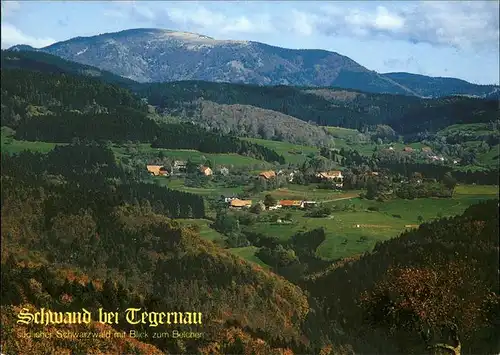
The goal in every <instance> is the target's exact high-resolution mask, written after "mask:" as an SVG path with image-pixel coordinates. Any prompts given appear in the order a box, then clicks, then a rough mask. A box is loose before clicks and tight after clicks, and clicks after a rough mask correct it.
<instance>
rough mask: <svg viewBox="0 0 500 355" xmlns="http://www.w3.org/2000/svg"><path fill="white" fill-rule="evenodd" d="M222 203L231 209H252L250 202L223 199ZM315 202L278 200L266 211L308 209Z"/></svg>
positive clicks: (234, 198) (232, 198)
mask: <svg viewBox="0 0 500 355" xmlns="http://www.w3.org/2000/svg"><path fill="white" fill-rule="evenodd" d="M224 202H226V203H227V205H228V207H229V208H231V209H244V208H250V207H252V200H240V199H239V198H236V197H225V198H224ZM316 203H317V202H316V201H305V200H280V201H278V202H277V203H276V205H274V206H269V207H268V208H267V209H268V210H277V209H280V208H301V209H304V208H308V207H312V206H314V205H316Z"/></svg>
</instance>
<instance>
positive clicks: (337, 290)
mask: <svg viewBox="0 0 500 355" xmlns="http://www.w3.org/2000/svg"><path fill="white" fill-rule="evenodd" d="M498 222H499V221H498V200H490V201H488V202H485V203H481V204H478V205H474V206H471V207H470V208H469V209H467V211H465V213H464V214H463V215H462V216H457V217H454V218H448V219H446V218H445V219H442V220H439V221H436V222H433V223H430V224H424V225H422V226H420V228H419V229H418V230H413V231H410V232H407V233H404V234H403V235H401V236H400V237H398V238H394V239H392V240H389V241H387V242H384V243H381V244H379V245H377V246H376V247H375V249H374V250H373V252H372V253H369V254H367V255H364V256H362V257H361V258H360V259H359V260H344V261H342V262H339V263H336V264H334V265H332V266H331V267H330V268H329V270H327V271H325V272H322V273H319V274H317V275H314V276H312V277H311V278H310V279H309V280H308V282H306V284H305V285H304V287H305V288H306V289H308V290H309V291H310V292H311V295H312V297H313V298H314V299H315V300H316V301H317V302H318V304H319V305H320V306H319V307H320V309H321V311H320V312H321V313H323V314H325V316H326V318H327V319H329V320H330V322H329V324H325V325H324V326H325V328H324V329H323V331H324V334H325V336H328V337H330V339H331V340H332V341H334V342H335V341H339V340H340V339H343V340H344V341H347V339H351V343H350V344H352V345H353V347H354V350H355V351H356V353H362V354H366V353H371V354H401V353H405V354H422V353H425V351H426V347H427V346H432V345H436V344H438V343H445V344H448V345H450V346H453V347H456V346H457V345H458V344H457V343H456V341H457V339H458V340H459V341H460V342H461V346H462V352H461V353H462V354H494V353H498V351H499V350H500V348H499V344H498V341H497V337H496V336H495V335H494V334H495V333H496V332H497V331H498V326H499V321H500V318H499V317H500V313H499V310H500V296H499V294H498V233H499V230H498ZM449 336H451V338H450V337H449ZM354 339H355V340H354Z"/></svg>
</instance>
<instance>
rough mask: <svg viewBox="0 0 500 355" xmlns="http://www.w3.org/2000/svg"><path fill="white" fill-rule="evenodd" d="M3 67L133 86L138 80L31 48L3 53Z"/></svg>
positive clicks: (4, 51) (3, 51)
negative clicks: (78, 76) (86, 77)
mask: <svg viewBox="0 0 500 355" xmlns="http://www.w3.org/2000/svg"><path fill="white" fill-rule="evenodd" d="M1 60H2V69H24V70H33V71H40V72H45V73H53V74H70V75H81V76H88V77H91V78H98V79H99V80H102V81H103V82H106V83H109V84H117V85H121V86H123V87H133V86H134V85H135V84H137V82H135V81H133V80H130V79H127V78H124V77H122V76H119V75H116V74H113V73H111V72H107V71H105V70H101V69H99V68H96V67H92V66H90V65H85V64H80V63H76V62H72V61H69V60H65V59H63V58H60V57H57V56H55V55H51V54H48V53H44V52H40V51H35V50H33V49H31V50H21V51H6V50H2V53H1Z"/></svg>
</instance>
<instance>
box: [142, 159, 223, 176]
mask: <svg viewBox="0 0 500 355" xmlns="http://www.w3.org/2000/svg"><path fill="white" fill-rule="evenodd" d="M186 166H187V162H186V161H183V160H175V161H174V162H173V164H172V165H171V166H170V167H167V166H164V165H146V168H147V170H148V172H149V173H150V174H151V175H154V176H171V175H175V174H180V173H184V172H186ZM198 171H199V172H200V174H201V175H205V176H211V175H213V173H214V172H213V170H212V169H211V168H210V167H208V166H205V165H200V166H198ZM219 173H220V174H221V175H228V174H229V169H228V168H226V167H222V168H220V169H219Z"/></svg>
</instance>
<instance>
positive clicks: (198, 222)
mask: <svg viewBox="0 0 500 355" xmlns="http://www.w3.org/2000/svg"><path fill="white" fill-rule="evenodd" d="M176 221H177V222H180V223H181V224H183V225H186V226H197V227H198V228H199V229H200V233H199V234H200V236H201V237H202V238H204V239H207V240H211V241H213V242H220V241H222V240H224V236H223V235H222V234H220V233H219V232H217V231H216V230H215V229H212V228H210V224H212V221H210V220H208V219H182V218H179V219H176Z"/></svg>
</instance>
